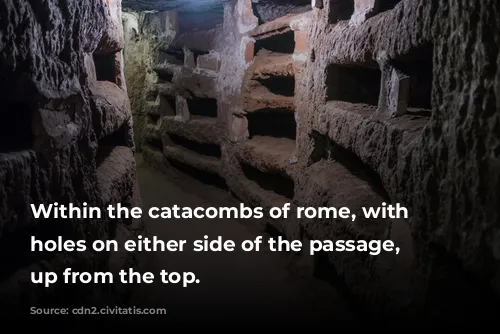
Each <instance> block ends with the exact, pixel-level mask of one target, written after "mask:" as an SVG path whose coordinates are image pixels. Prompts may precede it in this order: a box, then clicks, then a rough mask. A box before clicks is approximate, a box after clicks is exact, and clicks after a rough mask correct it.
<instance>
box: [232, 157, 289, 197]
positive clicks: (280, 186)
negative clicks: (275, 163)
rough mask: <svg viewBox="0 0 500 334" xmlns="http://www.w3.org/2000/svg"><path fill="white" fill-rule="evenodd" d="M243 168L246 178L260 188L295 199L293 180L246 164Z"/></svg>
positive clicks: (242, 165)
mask: <svg viewBox="0 0 500 334" xmlns="http://www.w3.org/2000/svg"><path fill="white" fill-rule="evenodd" d="M241 168H242V171H243V173H244V174H245V177H246V178H247V179H249V180H251V181H253V182H255V183H257V184H258V185H259V187H260V188H262V189H264V190H268V191H272V192H274V193H276V194H277V195H280V196H283V197H286V198H288V199H293V197H294V195H295V184H294V182H293V180H292V179H291V178H289V177H287V176H283V175H281V174H277V173H265V172H262V171H260V170H258V169H257V168H255V167H253V166H250V165H248V164H245V163H242V164H241Z"/></svg>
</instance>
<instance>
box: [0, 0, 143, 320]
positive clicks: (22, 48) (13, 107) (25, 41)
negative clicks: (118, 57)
mask: <svg viewBox="0 0 500 334" xmlns="http://www.w3.org/2000/svg"><path fill="white" fill-rule="evenodd" d="M110 8H111V10H110ZM0 12H1V13H2V15H0V35H1V36H2V38H1V42H0V63H1V64H2V66H1V69H0V76H1V80H0V105H1V111H0V124H1V125H0V127H1V129H0V143H1V145H0V147H1V150H0V183H1V184H2V185H3V186H2V187H1V188H0V261H1V262H2V270H1V271H2V273H1V274H0V310H1V313H2V315H3V316H4V317H6V318H9V317H10V316H11V315H12V316H15V315H19V314H26V310H27V309H28V308H29V307H37V306H41V305H47V301H52V302H53V301H54V300H57V301H58V304H59V306H58V307H64V306H66V305H67V306H70V303H71V302H74V301H75V300H80V301H81V303H82V304H85V303H87V304H92V305H101V304H102V303H107V302H113V303H122V302H124V301H125V298H126V292H127V291H124V290H123V289H122V290H121V293H114V292H112V291H113V289H108V288H106V289H103V288H102V287H100V286H95V285H94V286H92V288H91V289H89V288H88V286H87V287H85V286H77V285H72V286H71V287H69V286H68V285H64V284H55V285H53V286H51V287H50V288H45V287H44V286H43V285H41V284H38V285H37V284H34V283H32V282H31V275H30V274H31V272H50V271H52V272H55V273H58V274H60V273H61V272H62V271H63V270H64V269H65V268H67V267H70V268H73V269H76V268H79V269H83V270H85V269H87V270H89V271H108V270H109V268H111V267H114V268H115V269H117V268H123V266H127V265H130V264H131V263H130V262H133V261H134V259H133V256H131V255H130V254H128V255H126V256H125V255H124V256H122V258H121V259H120V261H118V262H116V260H117V259H116V258H113V257H110V255H109V254H108V253H100V254H95V253H90V252H84V253H78V254H77V253H72V252H65V253H60V254H55V255H54V254H52V255H54V256H52V255H50V254H48V253H44V254H43V255H38V254H37V255H34V253H30V252H29V251H27V249H26V247H27V246H26V245H29V242H30V237H31V236H34V237H35V238H38V239H40V238H42V237H43V238H45V239H48V240H57V237H59V236H61V237H63V238H64V239H71V240H79V239H82V240H86V241H87V244H90V243H91V242H92V241H93V240H96V239H101V240H103V239H104V240H105V239H108V238H109V236H110V235H111V236H113V235H114V234H115V233H114V232H115V231H114V229H115V226H117V227H116V228H117V229H119V230H121V231H127V233H128V234H129V235H135V234H136V233H138V231H140V230H141V229H142V224H141V222H136V223H135V224H133V225H131V224H130V222H128V221H125V220H116V221H113V223H112V224H111V222H110V220H109V219H107V218H106V217H105V216H104V218H102V219H88V220H83V219H76V218H73V219H65V220H58V219H39V220H35V219H34V217H33V215H32V212H31V208H30V204H35V205H39V204H46V205H48V204H51V203H54V202H58V203H60V204H68V203H73V204H74V205H76V206H79V205H82V203H84V202H86V203H87V204H88V205H89V206H98V207H100V208H102V209H104V206H105V205H106V204H108V203H117V202H121V201H123V203H130V204H132V205H137V204H138V205H140V203H138V202H137V201H136V200H137V198H136V197H135V196H134V186H135V184H136V181H135V161H134V158H133V150H134V143H133V133H132V132H131V127H130V124H131V123H130V122H131V119H130V108H129V105H128V98H127V95H126V92H125V91H124V90H122V89H121V88H119V87H118V86H116V84H114V83H111V82H105V81H98V80H101V78H102V76H103V73H102V72H101V71H96V65H95V63H94V55H95V51H96V50H97V49H98V46H99V52H111V53H112V54H111V56H112V57H111V62H110V66H109V67H108V68H107V70H106V71H105V74H109V73H119V72H120V71H121V68H117V67H116V63H115V62H114V58H113V57H114V53H116V52H118V51H120V49H121V47H122V46H123V38H121V37H122V36H121V33H120V27H121V24H120V19H119V15H120V12H121V11H120V2H119V1H106V2H105V1H103V0H88V1H76V0H69V1H62V2H61V1H56V0H47V1H24V0H15V1H10V0H6V1H2V2H1V3H0ZM111 22H112V23H113V24H114V26H113V27H114V28H113V29H111V27H112V24H111ZM109 80H116V77H115V78H112V77H109ZM95 87H97V91H96V90H94V89H93V88H95ZM94 116H97V117H96V118H95V119H94ZM127 119H128V121H127ZM109 150H111V151H113V150H118V151H120V150H122V151H126V152H127V154H126V155H122V154H119V155H120V158H119V159H114V158H112V157H111V158H110V156H109V155H108V153H109V152H110V151H109ZM115 152H116V151H115ZM106 179H107V180H111V179H112V180H113V181H110V182H101V181H102V180H106ZM108 233H109V234H108ZM13 254H14V255H13ZM13 256H15V261H13V260H12V257H13ZM89 290H91V291H89ZM125 290H126V288H125ZM117 291H118V290H117ZM73 305H74V304H73Z"/></svg>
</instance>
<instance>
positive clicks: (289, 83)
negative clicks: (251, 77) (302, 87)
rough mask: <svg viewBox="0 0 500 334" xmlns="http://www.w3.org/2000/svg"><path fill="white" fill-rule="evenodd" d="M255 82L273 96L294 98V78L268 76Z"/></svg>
mask: <svg viewBox="0 0 500 334" xmlns="http://www.w3.org/2000/svg"><path fill="white" fill-rule="evenodd" d="M256 80H257V81H258V82H259V83H260V84H262V85H263V86H264V87H266V88H267V89H268V90H269V91H270V92H271V93H273V94H276V95H282V96H295V76H269V78H267V79H256Z"/></svg>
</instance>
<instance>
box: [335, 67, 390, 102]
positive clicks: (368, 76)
mask: <svg viewBox="0 0 500 334" xmlns="http://www.w3.org/2000/svg"><path fill="white" fill-rule="evenodd" d="M381 78H382V72H381V71H380V69H379V67H378V64H377V63H373V64H369V65H368V64H363V65H357V64H356V65H354V64H353V65H339V64H331V65H329V66H328V68H327V77H326V84H327V93H326V95H327V101H343V102H349V103H356V104H366V105H370V106H375V107H376V106H378V101H379V95H380V86H381Z"/></svg>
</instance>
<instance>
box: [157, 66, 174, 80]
mask: <svg viewBox="0 0 500 334" xmlns="http://www.w3.org/2000/svg"><path fill="white" fill-rule="evenodd" d="M156 74H157V75H158V80H157V83H159V84H161V83H169V82H172V80H173V79H174V72H172V71H171V70H170V69H157V70H156Z"/></svg>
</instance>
